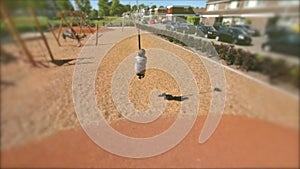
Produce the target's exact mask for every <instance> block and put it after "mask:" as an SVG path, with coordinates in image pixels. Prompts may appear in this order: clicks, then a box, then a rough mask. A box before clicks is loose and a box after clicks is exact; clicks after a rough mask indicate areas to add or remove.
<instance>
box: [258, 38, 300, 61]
mask: <svg viewBox="0 0 300 169" xmlns="http://www.w3.org/2000/svg"><path fill="white" fill-rule="evenodd" d="M299 46H300V35H299V33H288V34H283V35H281V36H280V37H276V38H272V39H269V40H268V41H267V42H265V43H263V44H262V46H261V47H262V49H263V50H264V51H274V52H279V53H285V54H290V55H295V56H298V57H300V53H299V52H300V49H299Z"/></svg>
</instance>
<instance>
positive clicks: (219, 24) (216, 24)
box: [213, 22, 226, 31]
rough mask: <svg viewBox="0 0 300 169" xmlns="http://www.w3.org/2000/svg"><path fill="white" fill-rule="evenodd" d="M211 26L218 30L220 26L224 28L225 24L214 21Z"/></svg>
mask: <svg viewBox="0 0 300 169" xmlns="http://www.w3.org/2000/svg"><path fill="white" fill-rule="evenodd" d="M213 27H214V28H215V29H216V30H217V31H218V30H220V29H221V28H225V27H226V26H224V25H222V23H221V22H215V23H214V25H213Z"/></svg>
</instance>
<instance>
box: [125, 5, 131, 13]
mask: <svg viewBox="0 0 300 169" xmlns="http://www.w3.org/2000/svg"><path fill="white" fill-rule="evenodd" d="M124 10H125V11H124V12H128V11H131V6H130V5H129V4H127V5H124Z"/></svg>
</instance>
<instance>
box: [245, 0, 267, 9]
mask: <svg viewBox="0 0 300 169" xmlns="http://www.w3.org/2000/svg"><path fill="white" fill-rule="evenodd" d="M265 5H266V1H265V0H248V1H245V4H244V7H245V8H256V7H264V6H265Z"/></svg>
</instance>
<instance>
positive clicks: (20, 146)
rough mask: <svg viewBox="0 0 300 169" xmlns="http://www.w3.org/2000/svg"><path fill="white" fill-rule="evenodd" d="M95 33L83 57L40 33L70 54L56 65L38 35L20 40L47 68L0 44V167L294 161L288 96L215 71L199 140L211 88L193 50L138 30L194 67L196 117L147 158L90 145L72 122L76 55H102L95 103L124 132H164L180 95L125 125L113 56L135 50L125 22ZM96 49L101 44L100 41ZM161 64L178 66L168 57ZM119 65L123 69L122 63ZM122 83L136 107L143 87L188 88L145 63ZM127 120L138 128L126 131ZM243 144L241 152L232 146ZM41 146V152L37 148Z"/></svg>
mask: <svg viewBox="0 0 300 169" xmlns="http://www.w3.org/2000/svg"><path fill="white" fill-rule="evenodd" d="M101 32H102V33H103V34H107V35H109V36H106V37H105V36H101V37H100V38H99V42H100V44H99V45H98V46H97V47H96V46H94V44H95V37H91V36H89V38H90V37H91V38H90V39H89V40H88V38H87V39H85V40H84V43H85V44H86V46H85V47H84V48H82V50H83V51H86V52H87V53H86V55H84V56H86V57H91V58H92V59H89V58H82V53H80V50H81V48H77V47H76V45H77V43H76V41H72V40H68V41H67V42H63V41H62V44H63V45H62V47H58V45H57V44H56V42H55V40H54V38H53V37H52V36H51V34H47V39H48V41H49V44H50V46H51V49H52V51H53V53H54V56H55V58H56V59H76V58H79V59H78V60H72V61H71V62H69V64H64V65H62V66H57V65H55V64H53V63H51V62H49V56H48V55H47V54H46V52H45V48H42V47H37V46H39V43H38V42H28V43H27V45H28V46H30V50H32V52H33V54H34V56H35V58H36V60H37V61H39V62H40V63H41V64H39V65H46V66H48V67H49V68H45V67H44V66H40V68H33V67H32V66H30V64H29V63H28V62H27V61H26V58H25V56H23V55H22V52H20V50H19V49H18V48H17V47H16V46H15V45H14V44H4V45H2V46H1V48H2V50H3V51H5V53H7V54H9V55H10V58H16V60H15V61H14V60H13V61H12V62H11V63H3V62H1V154H2V155H3V156H2V157H3V158H2V163H1V164H2V166H6V167H18V166H22V167H142V166H145V167H220V166H223V167H226V166H227V167H245V166H248V167H255V166H257V167H258V166H264V167H272V166H277V167H279V166H283V167H290V166H291V167H295V166H297V165H298V163H297V159H298V158H297V157H299V154H298V151H297V150H298V141H299V138H298V130H299V129H298V119H299V115H298V110H299V104H298V103H299V101H298V98H297V97H295V96H290V95H288V94H286V93H283V92H281V91H278V90H276V89H274V88H272V87H270V86H268V85H264V84H261V83H258V82H256V81H253V80H251V79H249V78H246V77H243V76H241V75H240V74H238V73H236V72H232V71H230V70H225V75H226V82H227V83H226V88H225V89H222V90H221V91H226V103H225V111H224V114H226V116H225V117H223V119H222V120H221V123H220V126H219V127H218V128H217V130H216V133H215V134H214V135H213V137H212V138H210V139H209V141H208V142H207V143H205V144H204V145H202V146H201V145H199V144H198V143H197V139H196V138H197V137H198V136H199V131H200V129H201V127H202V125H203V121H204V119H205V117H206V115H207V113H208V111H209V108H210V106H211V103H210V101H211V97H212V94H213V91H212V89H211V84H210V81H209V76H208V74H207V71H206V70H205V67H204V65H203V62H202V61H201V59H199V58H198V56H197V55H195V54H194V53H192V52H189V51H187V50H185V49H183V48H181V47H178V46H176V45H174V44H171V43H169V42H167V41H165V40H162V39H160V38H159V37H156V36H154V35H144V36H142V45H143V48H145V49H146V50H151V49H157V48H159V49H163V50H166V51H169V52H171V53H173V54H174V55H176V56H179V57H180V58H181V59H182V60H183V61H184V62H185V63H186V64H187V65H188V67H189V68H190V70H191V71H192V73H193V75H194V78H195V81H196V83H197V85H198V88H199V93H198V94H199V96H200V100H199V101H198V104H199V107H200V108H199V112H198V115H199V117H198V119H197V122H196V124H197V125H195V126H194V128H193V129H192V132H191V133H190V134H189V136H188V137H187V138H186V139H185V140H184V141H183V142H182V143H180V144H179V145H178V146H177V147H176V148H175V149H174V150H171V151H170V152H167V153H165V154H163V155H161V156H158V157H153V158H150V159H143V160H134V159H126V158H120V157H117V156H115V155H112V154H109V153H107V152H106V151H104V150H102V149H100V148H99V147H97V146H96V145H95V144H94V143H93V142H92V141H91V140H90V139H89V138H88V137H87V136H86V135H85V134H84V132H83V131H82V130H81V128H80V126H79V123H78V120H77V118H76V113H75V110H74V104H73V98H72V78H73V71H74V64H75V63H76V61H77V62H80V63H82V65H81V66H98V65H97V63H94V62H92V60H93V58H95V57H100V55H104V58H103V60H102V62H101V64H100V66H99V67H98V68H97V67H96V68H97V72H96V81H95V89H96V91H95V94H96V95H95V96H96V97H95V98H96V102H97V105H98V108H99V110H100V112H101V113H102V114H103V115H104V117H105V118H106V120H108V121H109V122H110V123H112V127H114V128H115V129H117V130H118V131H120V132H122V133H124V134H127V135H129V136H134V137H146V136H151V135H153V134H155V133H159V132H162V131H164V130H165V129H167V128H168V126H169V125H170V124H172V123H173V121H174V116H176V115H177V112H178V111H177V110H178V109H179V107H180V104H181V102H176V101H170V102H166V109H165V110H164V113H163V115H162V117H161V118H159V119H158V121H157V122H154V123H151V124H149V125H145V126H148V127H150V128H151V129H152V130H149V128H146V127H141V126H139V125H136V124H128V123H127V122H126V121H125V120H124V118H123V117H122V116H121V115H120V114H119V113H118V111H117V109H116V106H115V105H114V103H113V100H112V97H111V85H110V84H111V81H112V78H113V74H114V70H116V68H117V67H118V65H119V64H120V63H121V62H122V61H124V59H125V58H126V57H128V56H130V57H134V53H136V51H137V44H136V36H134V34H135V33H136V32H135V29H133V28H126V29H125V31H124V32H121V30H120V29H115V30H106V29H104V28H103V30H101ZM120 35H121V36H122V38H121V39H122V41H120ZM107 37H109V38H107ZM105 38H107V39H105ZM108 47H109V48H108ZM105 48H107V49H106V50H107V53H106V52H104V50H103V49H105ZM110 48H111V49H110ZM41 49H42V50H41ZM155 52H157V51H153V52H152V54H153V55H149V56H148V58H149V59H153V60H155V59H157V60H158V61H159V57H163V56H159V57H158V55H159V54H157V55H154V54H155ZM150 53H151V52H150ZM2 54H3V52H2ZM80 56H81V57H80ZM155 56H157V57H155ZM45 57H46V58H45ZM170 68H171V69H174V70H177V69H178V67H176V65H173V64H172V62H171V61H170ZM128 69H132V70H133V68H131V67H130V68H128ZM86 76H88V74H87V75H86ZM129 83H130V89H129V98H130V101H131V102H132V103H133V105H134V106H135V107H136V108H137V109H138V110H141V111H143V110H146V109H148V108H149V106H150V103H149V99H148V96H149V93H150V91H151V90H152V89H153V88H157V89H159V90H160V91H165V92H167V93H171V94H173V95H185V94H189V93H181V92H180V91H179V88H178V85H177V84H176V81H175V80H174V78H173V77H172V76H170V75H168V73H166V72H163V71H160V70H156V69H150V70H149V71H147V75H146V78H145V79H143V80H142V81H139V80H138V79H137V78H133V80H132V81H131V82H129ZM188 87H189V86H187V88H188ZM86 90H88V89H86ZM120 92H121V91H120ZM191 99H192V97H191ZM85 106H88V104H87V105H85ZM137 129H141V130H140V131H136V130H137ZM223 143H224V144H223ZM225 143H226V144H225ZM243 148H245V151H242V149H243ZM199 152H205V153H199ZM25 154H26V155H25ZM29 154H30V155H29ZM41 154H43V155H45V156H44V157H42V156H41ZM204 154H205V155H204ZM272 155H273V156H272ZM37 157H39V158H37ZM62 157H70V158H68V159H65V158H62ZM71 157H72V158H71ZM100 157H103V158H100ZM269 157H272V158H269ZM99 158H100V159H99ZM33 161H35V162H33ZM162 161H166V162H165V163H163V162H162Z"/></svg>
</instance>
